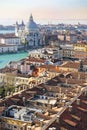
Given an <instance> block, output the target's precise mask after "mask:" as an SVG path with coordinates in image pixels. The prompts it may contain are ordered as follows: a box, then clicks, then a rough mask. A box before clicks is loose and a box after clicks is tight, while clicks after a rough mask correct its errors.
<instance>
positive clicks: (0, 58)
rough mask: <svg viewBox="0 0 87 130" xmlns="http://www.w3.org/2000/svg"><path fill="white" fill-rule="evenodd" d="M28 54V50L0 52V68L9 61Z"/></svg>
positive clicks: (19, 58)
mask: <svg viewBox="0 0 87 130" xmlns="http://www.w3.org/2000/svg"><path fill="white" fill-rule="evenodd" d="M26 56H28V52H20V53H15V54H3V55H1V54H0V68H3V67H5V66H6V65H7V64H8V63H9V62H10V61H18V60H21V59H23V58H25V57H26Z"/></svg>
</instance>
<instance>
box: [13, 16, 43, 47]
mask: <svg viewBox="0 0 87 130" xmlns="http://www.w3.org/2000/svg"><path fill="white" fill-rule="evenodd" d="M15 35H16V36H19V37H20V38H21V41H22V43H27V46H29V47H38V46H41V45H43V43H42V39H43V38H42V35H41V34H40V31H39V28H38V26H37V24H36V23H35V22H34V20H33V16H32V15H31V16H30V19H29V21H28V23H27V25H24V23H23V21H22V23H21V25H19V24H18V23H16V27H15Z"/></svg>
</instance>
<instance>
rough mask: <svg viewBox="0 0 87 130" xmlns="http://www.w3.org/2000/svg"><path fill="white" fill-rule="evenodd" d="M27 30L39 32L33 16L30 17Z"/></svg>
mask: <svg viewBox="0 0 87 130" xmlns="http://www.w3.org/2000/svg"><path fill="white" fill-rule="evenodd" d="M27 29H28V30H37V29H38V26H37V24H36V23H35V22H34V20H33V16H32V15H31V16H30V19H29V22H28V24H27Z"/></svg>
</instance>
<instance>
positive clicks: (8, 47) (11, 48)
mask: <svg viewBox="0 0 87 130" xmlns="http://www.w3.org/2000/svg"><path fill="white" fill-rule="evenodd" d="M17 51H18V47H17V45H13V44H0V53H1V54H2V53H14V52H17Z"/></svg>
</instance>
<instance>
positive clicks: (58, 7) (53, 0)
mask: <svg viewBox="0 0 87 130" xmlns="http://www.w3.org/2000/svg"><path fill="white" fill-rule="evenodd" d="M31 13H32V15H33V17H34V19H35V21H36V22H37V23H41V24H45V23H57V22H59V21H62V22H64V21H74V20H75V21H76V22H77V21H78V22H79V21H81V22H83V21H84V22H86V23H87V0H0V24H14V23H15V22H16V21H18V22H21V20H22V19H23V20H24V21H25V22H27V21H28V19H29V16H30V14H31Z"/></svg>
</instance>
